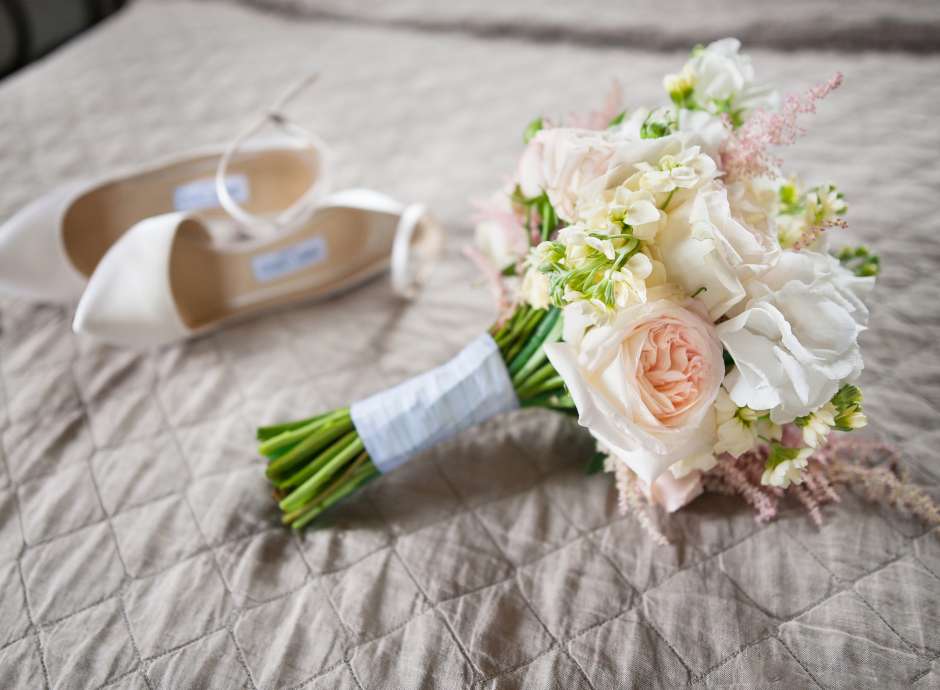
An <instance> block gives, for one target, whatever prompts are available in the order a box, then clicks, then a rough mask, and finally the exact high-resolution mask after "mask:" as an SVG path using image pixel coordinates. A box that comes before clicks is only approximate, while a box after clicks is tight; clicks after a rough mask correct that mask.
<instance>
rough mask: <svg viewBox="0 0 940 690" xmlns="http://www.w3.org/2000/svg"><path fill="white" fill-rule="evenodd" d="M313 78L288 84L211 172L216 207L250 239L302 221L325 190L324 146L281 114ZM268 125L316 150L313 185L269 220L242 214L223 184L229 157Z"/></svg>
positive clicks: (271, 234)
mask: <svg viewBox="0 0 940 690" xmlns="http://www.w3.org/2000/svg"><path fill="white" fill-rule="evenodd" d="M316 78H317V75H316V74H309V75H307V76H305V77H304V78H303V79H300V80H298V81H297V82H296V83H295V84H293V85H291V87H290V88H289V89H287V90H286V91H285V92H284V93H283V94H282V95H281V97H280V98H278V99H277V100H276V101H275V102H274V105H273V106H272V107H271V108H270V109H269V110H268V111H267V112H266V113H264V114H263V115H262V116H260V117H258V118H257V119H255V120H254V121H253V122H252V123H251V124H250V126H248V127H246V128H245V129H244V130H242V132H241V133H240V134H239V135H238V136H237V137H235V139H233V140H232V142H231V143H230V144H229V145H228V147H227V148H226V149H225V152H224V153H223V154H222V158H221V159H219V165H218V167H217V168H216V172H215V191H216V194H217V195H218V198H219V204H220V205H221V206H222V208H223V209H225V211H226V212H227V213H228V214H229V215H230V216H231V217H232V218H233V219H235V220H236V221H238V223H239V225H240V226H241V228H240V229H241V230H242V232H244V233H245V234H247V235H249V236H250V237H251V238H254V239H260V238H265V237H271V236H273V235H276V234H278V233H280V232H281V231H282V230H283V229H284V228H286V227H289V226H290V225H292V224H294V223H295V222H297V221H299V220H300V219H302V218H304V217H305V216H306V215H307V214H309V213H310V212H311V211H312V210H313V207H314V205H315V204H316V203H317V201H319V200H320V198H321V197H322V196H323V194H324V193H325V190H327V189H328V187H329V179H328V177H327V168H328V165H327V160H328V158H329V150H328V149H327V146H326V144H325V143H324V142H323V141H322V140H321V139H320V138H319V137H318V136H316V135H315V134H313V133H312V132H310V131H309V130H307V129H304V128H303V127H301V126H300V125H298V124H297V123H296V122H293V121H292V120H290V119H289V118H288V117H287V116H286V115H285V114H284V113H283V112H282V110H283V108H284V107H285V106H286V105H287V103H288V102H289V101H291V100H292V99H293V98H294V97H295V96H296V95H297V94H298V93H300V92H301V91H302V90H303V89H305V88H306V87H307V86H309V85H310V84H312V83H313V82H314V81H315V80H316ZM269 124H270V125H273V126H274V127H276V128H277V129H279V130H281V131H282V132H284V133H285V134H287V135H289V136H290V137H292V138H294V139H296V140H297V142H298V143H299V144H300V146H301V147H303V148H309V149H312V150H313V151H316V153H317V159H318V170H317V176H316V179H314V181H313V184H311V185H310V187H309V188H308V189H307V191H306V192H304V194H303V195H302V196H301V197H300V198H299V199H297V200H296V201H295V202H294V203H293V204H291V205H290V206H289V207H288V208H286V209H284V210H283V211H281V212H280V213H278V214H277V215H275V216H273V217H272V216H259V215H255V214H253V213H249V212H248V211H246V210H245V209H244V208H243V207H242V206H240V205H239V204H238V202H237V201H235V199H234V198H232V195H231V193H229V190H228V187H227V186H226V184H225V178H226V176H227V174H228V168H229V165H230V163H231V161H232V158H233V157H234V156H235V155H236V154H237V153H238V151H239V149H240V148H241V147H242V145H243V144H244V143H245V142H246V141H247V140H248V139H249V138H250V137H251V136H253V135H254V134H257V133H258V132H259V131H261V130H262V129H263V128H264V127H265V126H266V125H269Z"/></svg>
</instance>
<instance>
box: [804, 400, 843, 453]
mask: <svg viewBox="0 0 940 690" xmlns="http://www.w3.org/2000/svg"><path fill="white" fill-rule="evenodd" d="M835 425H836V408H835V405H833V404H832V403H831V402H828V403H826V404H825V405H823V406H822V407H820V408H819V409H818V410H816V411H815V412H813V413H811V414H809V415H807V416H806V417H801V418H799V419H797V426H798V427H800V430H801V431H802V432H803V443H805V444H806V445H807V446H808V447H810V448H819V446H820V445H821V444H822V442H823V441H825V440H826V437H827V436H829V432H830V431H831V430H832V427H834V426H835Z"/></svg>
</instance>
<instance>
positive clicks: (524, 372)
mask: <svg viewBox="0 0 940 690" xmlns="http://www.w3.org/2000/svg"><path fill="white" fill-rule="evenodd" d="M556 313H557V312H556ZM545 320H546V321H548V320H549V319H545ZM561 329H562V320H561V318H559V317H557V316H556V318H555V322H554V323H553V324H552V326H551V328H550V329H549V331H548V334H547V335H546V336H545V337H542V338H538V337H533V338H532V341H531V344H534V347H531V348H530V347H529V346H528V345H527V346H526V349H527V350H530V354H529V355H528V357H527V359H526V361H525V362H524V363H523V364H522V366H521V367H520V369H519V371H518V372H517V373H516V374H515V375H514V376H513V377H512V383H513V386H514V387H518V386H521V385H522V384H523V383H524V382H525V380H526V379H527V378H528V377H529V376H530V375H531V374H532V373H534V372H535V370H536V369H537V368H538V367H539V366H540V365H541V364H542V363H544V362H545V361H546V360H547V359H548V355H547V354H546V352H545V347H544V346H545V345H546V344H547V343H554V342H556V341H558V340H560V339H561ZM536 336H538V334H536Z"/></svg>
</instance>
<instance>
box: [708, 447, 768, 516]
mask: <svg viewBox="0 0 940 690" xmlns="http://www.w3.org/2000/svg"><path fill="white" fill-rule="evenodd" d="M749 465H750V466H757V467H762V466H763V462H762V461H761V460H760V459H759V458H758V457H757V454H756V453H746V454H744V455H742V456H741V457H740V458H732V457H731V456H729V455H725V456H722V458H721V459H720V460H719V461H718V464H717V465H715V467H713V468H712V469H711V470H710V471H709V472H708V474H707V475H705V488H706V490H715V489H716V488H718V487H719V486H720V487H721V488H720V489H719V490H720V492H721V493H732V494H735V495H737V496H740V497H741V498H743V499H744V500H745V501H746V502H747V503H748V504H749V505H750V506H751V507H752V508H753V509H754V512H755V513H756V515H755V516H754V519H755V520H757V522H770V521H771V520H773V519H774V518H775V517H777V512H778V510H779V502H780V496H779V493H780V492H779V490H777V489H774V488H773V487H768V486H762V485H761V483H760V479H757V480H756V481H755V479H754V477H753V475H752V473H751V472H749V471H748V470H749V467H748V466H749ZM749 475H751V476H749Z"/></svg>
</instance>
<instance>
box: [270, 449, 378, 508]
mask: <svg viewBox="0 0 940 690" xmlns="http://www.w3.org/2000/svg"><path fill="white" fill-rule="evenodd" d="M363 450H364V447H363V445H362V440H361V439H360V438H359V437H358V435H357V437H356V439H355V440H354V441H353V442H352V443H350V444H349V445H348V446H346V447H345V448H343V450H342V451H341V452H340V453H338V454H337V455H336V456H335V457H334V458H332V459H331V460H330V461H329V462H327V463H326V464H325V465H324V466H323V467H321V468H320V469H319V470H318V471H317V472H316V473H315V474H314V475H313V476H312V477H310V478H309V479H308V480H307V481H305V482H304V483H303V484H301V485H300V486H299V487H297V488H296V489H294V490H293V491H292V492H291V493H290V494H288V496H287V498H285V499H284V500H282V501H281V502H280V504H279V506H280V508H281V510H283V511H285V512H290V511H292V510H296V509H297V508H300V507H301V506H302V505H304V504H305V503H307V502H309V501H311V500H312V499H314V498H315V497H316V496H317V489H319V488H320V487H321V486H322V485H323V484H325V483H326V482H327V480H329V478H330V477H332V476H333V475H334V474H336V472H337V471H338V470H339V469H340V468H341V467H342V466H343V465H344V464H345V463H347V462H349V461H350V460H352V459H353V458H355V457H356V456H357V455H359V453H361V452H362V451H363Z"/></svg>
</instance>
